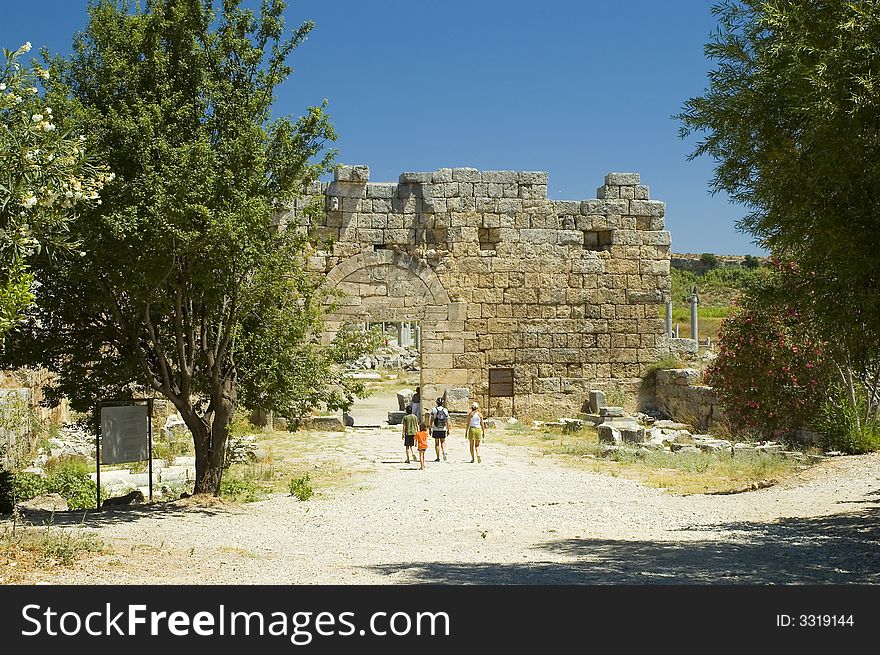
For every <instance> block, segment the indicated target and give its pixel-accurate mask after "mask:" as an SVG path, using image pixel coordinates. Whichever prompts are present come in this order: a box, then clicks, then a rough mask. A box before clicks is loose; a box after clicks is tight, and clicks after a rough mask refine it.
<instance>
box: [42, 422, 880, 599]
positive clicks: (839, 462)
mask: <svg viewBox="0 0 880 655" xmlns="http://www.w3.org/2000/svg"><path fill="white" fill-rule="evenodd" d="M327 441H328V443H329V442H330V438H329V437H328V439H327ZM319 444H320V440H319ZM347 444H348V445H347V446H346V452H345V453H343V454H342V456H343V457H352V458H355V459H357V461H358V462H359V463H360V465H361V466H363V465H364V464H366V465H367V467H368V468H369V469H371V472H369V473H368V474H366V475H365V476H364V477H362V478H360V479H359V482H358V483H357V484H355V485H351V486H349V487H346V488H343V489H338V490H334V491H327V492H325V493H319V494H318V495H316V496H315V497H314V498H313V499H311V500H309V501H307V502H300V501H298V500H297V499H296V498H293V497H290V496H286V495H277V496H275V497H272V498H271V499H269V500H265V501H262V502H257V503H251V504H247V505H242V506H234V505H229V504H225V503H217V504H213V505H208V506H198V505H195V504H193V503H191V502H189V503H188V502H187V501H180V502H179V503H171V504H159V505H156V506H152V507H141V508H132V509H126V510H113V511H105V512H103V513H101V514H94V513H90V514H88V515H86V516H85V518H84V519H83V517H82V515H68V516H66V517H62V518H59V517H57V516H56V518H55V522H56V524H67V525H69V526H71V528H70V529H82V528H84V529H89V530H94V531H96V532H97V533H98V535H99V536H100V538H101V539H102V540H103V541H104V542H106V543H108V544H111V545H112V548H113V551H114V552H113V553H112V554H107V555H101V556H97V557H93V558H89V559H87V560H85V561H83V562H82V563H80V564H77V565H75V566H74V567H73V568H68V569H58V570H57V571H56V572H55V573H53V574H51V575H48V574H47V575H45V576H42V577H41V578H39V580H44V581H49V582H63V583H109V584H127V583H149V584H163V583H168V584H186V583H211V584H227V583H228V584H250V583H271V584H276V583H280V584H286V583H300V584H313V583H314V584H326V583H367V584H372V583H379V584H384V583H388V584H394V583H477V584H507V583H517V584H572V583H590V584H592V583H603V584H608V583H685V584H690V583H741V584H742V583H745V584H751V583H880V548H878V545H880V522H878V519H880V513H878V509H880V454H873V455H864V456H858V457H846V458H832V459H828V460H826V461H825V462H823V463H822V464H820V465H818V466H817V467H814V468H813V469H810V470H809V471H807V472H806V473H804V474H802V477H800V478H798V479H796V480H795V481H794V482H791V483H788V484H786V485H780V486H776V487H772V488H768V489H762V490H759V491H754V492H749V493H743V494H736V495H728V496H687V497H683V496H674V495H671V494H669V493H667V492H664V491H662V490H658V489H652V488H648V487H645V486H643V485H641V484H639V483H637V482H633V481H629V480H624V479H619V478H615V477H610V476H604V475H599V474H594V473H588V472H584V471H580V470H575V469H572V468H567V467H565V466H563V465H561V464H560V463H559V462H558V461H555V460H552V459H551V458H549V457H542V456H541V455H540V454H538V453H535V452H532V451H529V450H527V449H524V448H517V447H505V446H502V445H500V444H496V443H493V442H492V440H491V436H490V439H489V442H488V443H487V444H486V445H485V447H484V456H483V463H482V464H470V463H469V462H468V460H469V456H468V453H467V443H466V441H465V440H464V438H463V437H462V436H461V434H454V435H453V437H450V444H449V452H450V458H449V461H448V462H440V463H435V462H433V461H431V462H429V464H428V468H427V470H426V471H419V470H417V468H416V467H415V466H414V465H406V464H404V463H403V452H402V449H401V448H400V440H399V436H398V434H397V433H396V432H392V431H391V430H387V429H385V430H382V429H360V430H357V431H355V432H352V433H351V435H350V438H349V439H348V441H347ZM336 448H337V449H338V446H337V447H336ZM428 454H429V455H432V454H433V450H429V451H428ZM80 522H81V524H82V528H79V527H76V526H77V524H79V523H80Z"/></svg>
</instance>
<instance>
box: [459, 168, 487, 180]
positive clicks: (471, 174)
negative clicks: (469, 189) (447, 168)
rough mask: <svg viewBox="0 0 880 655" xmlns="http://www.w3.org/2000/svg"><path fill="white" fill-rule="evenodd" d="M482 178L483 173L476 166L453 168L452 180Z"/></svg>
mask: <svg viewBox="0 0 880 655" xmlns="http://www.w3.org/2000/svg"><path fill="white" fill-rule="evenodd" d="M481 179H482V174H481V173H480V171H479V170H477V169H476V168H453V169H452V180H453V182H479V181H481Z"/></svg>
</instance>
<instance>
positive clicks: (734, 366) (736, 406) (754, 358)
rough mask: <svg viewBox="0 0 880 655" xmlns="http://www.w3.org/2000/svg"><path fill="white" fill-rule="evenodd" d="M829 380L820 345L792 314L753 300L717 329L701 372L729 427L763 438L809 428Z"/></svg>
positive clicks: (746, 301) (748, 299) (748, 297)
mask: <svg viewBox="0 0 880 655" xmlns="http://www.w3.org/2000/svg"><path fill="white" fill-rule="evenodd" d="M830 379H831V376H830V363H829V362H828V360H827V358H826V355H825V347H824V344H823V343H822V341H821V340H819V339H818V338H816V337H815V336H814V335H813V334H811V333H810V330H809V328H808V327H807V326H806V325H805V323H804V322H803V320H802V318H801V316H800V315H799V313H798V311H797V310H796V309H793V308H787V307H786V308H779V307H774V306H763V305H762V303H761V302H760V300H759V299H758V298H757V297H756V296H755V295H754V294H746V296H745V297H744V298H743V306H742V307H740V308H739V309H737V310H736V311H735V312H734V313H733V314H732V315H731V316H729V317H728V318H727V319H725V321H724V323H722V326H721V331H720V334H719V350H718V357H717V358H716V359H715V361H714V362H713V363H712V364H711V365H710V366H709V368H708V370H707V372H706V382H707V383H708V384H710V385H711V386H713V387H715V390H716V392H717V393H718V396H719V399H720V400H721V402H722V404H723V405H724V408H725V411H726V415H727V416H728V418H729V419H730V420H731V422H732V423H733V424H734V426H736V427H738V428H740V429H745V430H746V431H747V432H750V433H752V434H760V435H762V436H765V437H779V436H784V435H787V434H790V433H792V432H794V430H796V429H797V428H799V427H802V426H805V425H807V424H809V422H810V420H811V419H812V417H813V416H814V415H815V412H816V410H817V409H818V406H819V403H820V402H821V399H822V398H824V397H825V395H826V392H827V389H828V386H829V383H830Z"/></svg>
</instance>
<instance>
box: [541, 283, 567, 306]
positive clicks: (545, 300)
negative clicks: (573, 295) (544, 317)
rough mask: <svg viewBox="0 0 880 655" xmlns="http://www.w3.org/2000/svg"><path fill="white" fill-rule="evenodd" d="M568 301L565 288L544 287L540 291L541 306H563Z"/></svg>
mask: <svg viewBox="0 0 880 655" xmlns="http://www.w3.org/2000/svg"><path fill="white" fill-rule="evenodd" d="M565 300H566V289H565V288H564V287H544V288H541V289H538V303H539V304H541V305H561V304H563V303H564V302H565Z"/></svg>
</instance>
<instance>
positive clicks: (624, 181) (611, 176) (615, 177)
mask: <svg viewBox="0 0 880 655" xmlns="http://www.w3.org/2000/svg"><path fill="white" fill-rule="evenodd" d="M639 182H640V179H639V174H638V173H608V174H607V175H606V176H605V184H606V185H608V186H622V185H631V184H638V183H639Z"/></svg>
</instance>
